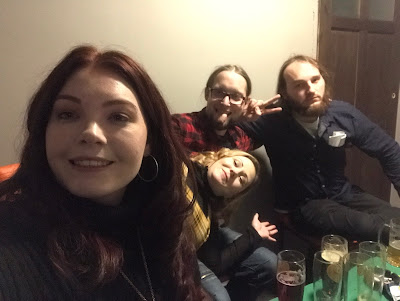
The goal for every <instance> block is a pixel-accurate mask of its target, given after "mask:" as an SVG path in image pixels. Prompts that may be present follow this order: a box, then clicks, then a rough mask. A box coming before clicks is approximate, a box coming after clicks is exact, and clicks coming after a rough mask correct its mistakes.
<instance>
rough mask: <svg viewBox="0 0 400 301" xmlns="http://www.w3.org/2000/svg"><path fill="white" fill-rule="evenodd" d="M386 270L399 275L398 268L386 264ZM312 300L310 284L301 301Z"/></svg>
mask: <svg viewBox="0 0 400 301" xmlns="http://www.w3.org/2000/svg"><path fill="white" fill-rule="evenodd" d="M386 269H387V270H389V271H391V272H393V273H396V274H398V275H400V268H397V267H394V266H392V265H390V264H386ZM313 300H314V290H313V284H312V283H310V284H307V285H306V286H305V287H304V294H303V301H313ZM382 300H387V298H385V296H383V297H382ZM271 301H278V298H274V299H271Z"/></svg>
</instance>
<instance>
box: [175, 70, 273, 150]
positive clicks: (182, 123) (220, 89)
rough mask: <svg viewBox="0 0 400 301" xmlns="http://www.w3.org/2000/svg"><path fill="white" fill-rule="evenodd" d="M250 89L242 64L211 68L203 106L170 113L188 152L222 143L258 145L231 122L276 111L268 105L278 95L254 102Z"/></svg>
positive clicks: (244, 146) (242, 146)
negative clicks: (198, 110)
mask: <svg viewBox="0 0 400 301" xmlns="http://www.w3.org/2000/svg"><path fill="white" fill-rule="evenodd" d="M250 93H251V81H250V78H249V76H248V75H247V73H246V71H245V70H244V69H243V68H242V67H240V66H237V65H223V66H220V67H218V68H217V69H215V70H214V72H213V73H211V75H210V77H209V78H208V81H207V84H206V88H205V91H204V96H205V99H206V101H207V105H206V107H205V108H203V109H202V110H201V111H200V112H193V113H184V114H174V115H173V124H174V126H175V128H176V131H177V132H178V133H179V135H180V136H181V137H182V141H183V144H184V145H185V146H186V148H187V150H188V152H189V153H193V152H202V151H217V150H219V149H220V148H222V147H227V148H230V149H240V150H243V151H250V150H253V149H255V148H256V147H257V146H258V145H254V143H253V141H252V140H251V139H250V138H249V137H248V136H247V135H246V134H245V132H244V131H243V130H242V129H241V128H240V127H238V126H236V125H235V123H236V122H237V121H239V120H240V121H251V120H255V118H256V117H258V116H260V115H261V114H268V113H274V112H277V111H280V108H272V109H270V108H268V106H269V105H270V104H272V103H273V102H275V101H276V100H277V99H278V98H279V95H277V96H274V97H273V98H271V99H269V100H267V101H263V102H262V103H257V106H255V105H252V102H251V100H250V98H249V96H250ZM254 102H255V101H254V100H253V104H254Z"/></svg>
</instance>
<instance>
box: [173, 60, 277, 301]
mask: <svg viewBox="0 0 400 301" xmlns="http://www.w3.org/2000/svg"><path fill="white" fill-rule="evenodd" d="M250 92H251V81H250V78H249V76H248V75H247V73H246V72H245V71H244V70H243V68H241V67H239V66H237V65H224V66H220V67H218V68H217V69H216V70H215V71H214V72H213V73H212V74H211V75H210V77H209V79H208V81H207V84H206V88H205V99H206V101H207V105H206V107H205V108H204V109H203V110H201V111H200V112H193V113H185V114H175V115H173V118H172V119H173V125H174V127H175V128H176V131H177V133H178V134H179V135H180V136H181V138H182V142H183V144H184V145H185V147H186V148H187V150H188V152H189V153H193V152H202V151H217V150H219V149H220V148H222V147H227V148H230V149H241V150H244V151H249V150H253V149H254V148H255V145H254V144H253V142H252V140H251V139H250V138H249V137H248V136H247V135H246V134H245V132H244V131H243V130H242V129H241V128H239V127H238V126H236V125H235V122H236V121H237V120H239V119H240V120H254V118H256V116H259V115H261V114H266V113H272V112H275V111H280V108H275V109H268V108H265V107H266V106H268V105H269V104H271V103H272V102H274V101H276V100H277V99H278V98H279V96H275V97H273V98H271V99H270V100H267V101H265V102H261V101H255V100H250V98H249V95H250ZM254 104H258V105H259V107H257V106H255V105H254ZM218 235H219V236H218V246H215V248H221V247H222V246H227V245H231V246H232V247H230V248H229V254H225V253H224V254H223V258H221V261H222V262H230V263H232V262H234V263H235V268H234V270H233V271H229V275H230V276H231V277H230V281H229V283H228V285H227V287H226V288H225V287H224V286H223V285H222V283H221V281H220V280H219V279H218V278H217V276H216V275H215V274H214V273H213V271H211V270H210V269H209V268H208V267H207V266H206V264H207V258H203V257H201V256H200V257H201V258H200V259H201V260H202V261H203V262H204V263H206V264H204V263H203V262H202V261H200V260H199V269H200V274H201V281H202V285H203V287H204V288H205V290H206V291H207V292H209V293H210V295H211V296H212V297H213V298H214V300H218V301H228V300H255V299H256V297H257V295H258V293H259V292H260V290H262V289H264V288H265V287H267V286H268V285H274V283H275V273H276V262H277V258H276V255H275V254H274V253H273V252H271V251H270V250H268V249H267V248H264V247H259V248H256V249H255V250H254V251H253V252H251V253H245V254H243V252H244V251H243V250H244V248H243V247H241V246H243V245H247V244H248V243H250V241H251V240H252V234H251V233H247V232H245V233H244V234H243V235H241V234H240V233H237V232H235V231H233V230H231V229H229V228H228V227H223V228H221V229H220V231H219V232H218ZM257 235H258V234H257ZM239 236H240V238H239V239H238V240H236V239H237V238H238V237H239ZM253 237H254V236H253ZM234 240H235V243H233V241H234ZM203 248H204V247H203ZM202 253H203V254H207V251H205V250H202V249H201V248H200V252H199V254H202ZM230 265H231V264H230ZM218 276H221V275H218Z"/></svg>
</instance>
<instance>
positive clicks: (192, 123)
mask: <svg viewBox="0 0 400 301" xmlns="http://www.w3.org/2000/svg"><path fill="white" fill-rule="evenodd" d="M209 123H210V122H209V121H208V119H207V115H206V111H205V108H204V109H203V110H201V111H200V112H193V113H183V114H174V115H172V125H173V126H174V127H175V131H176V133H177V134H178V135H179V136H180V137H181V141H182V143H183V145H184V146H185V147H186V148H187V149H188V151H189V152H190V153H194V152H203V151H217V150H219V149H221V148H223V147H226V148H230V149H240V150H243V151H250V150H253V149H254V148H255V145H254V142H253V140H252V139H251V138H250V137H249V136H247V134H246V133H245V132H244V131H243V130H242V129H241V128H240V127H238V126H236V125H232V126H230V127H229V128H228V130H227V131H226V133H225V135H224V136H219V135H217V133H216V132H215V130H214V129H213V128H210V127H209V126H208V125H209Z"/></svg>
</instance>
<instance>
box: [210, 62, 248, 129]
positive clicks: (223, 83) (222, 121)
mask: <svg viewBox="0 0 400 301" xmlns="http://www.w3.org/2000/svg"><path fill="white" fill-rule="evenodd" d="M250 93H251V80H250V77H249V76H248V75H247V73H246V71H245V70H244V69H243V68H242V67H240V66H237V65H223V66H220V67H218V68H217V69H215V70H214V72H213V73H211V75H210V77H209V78H208V80H207V84H206V87H205V91H204V95H205V99H206V100H207V106H206V113H207V116H208V118H209V120H210V122H211V123H212V124H211V126H212V128H213V129H215V130H216V131H225V130H226V129H227V128H228V127H229V125H230V123H231V121H233V120H235V119H236V118H237V117H238V116H240V114H241V110H242V105H243V104H244V102H245V101H246V100H247V98H248V97H249V95H250Z"/></svg>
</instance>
